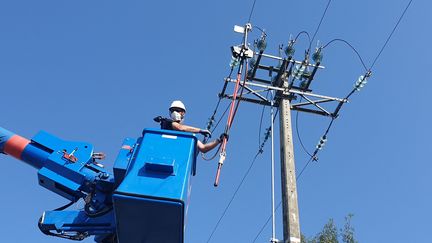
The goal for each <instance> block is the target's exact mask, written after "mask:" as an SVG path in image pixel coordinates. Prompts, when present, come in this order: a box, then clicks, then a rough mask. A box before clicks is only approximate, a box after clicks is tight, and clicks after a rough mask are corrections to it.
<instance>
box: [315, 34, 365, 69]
mask: <svg viewBox="0 0 432 243" xmlns="http://www.w3.org/2000/svg"><path fill="white" fill-rule="evenodd" d="M336 41H340V42H342V43H345V44H347V45H348V46H349V47H351V49H352V50H353V51H354V52H355V53H356V54H357V57H358V58H359V59H360V62H361V64H362V65H363V67H364V69H365V70H366V71H367V70H368V69H367V67H366V64H365V63H364V61H363V58H362V57H361V55H360V53H359V52H358V51H357V50H356V49H355V48H354V46H352V45H351V44H350V43H349V42H348V41H346V40H344V39H338V38H336V39H333V40H331V41H329V42H328V43H327V44H325V45H324V46H323V47H322V49H324V48H326V47H327V46H328V45H330V44H332V43H333V42H336Z"/></svg>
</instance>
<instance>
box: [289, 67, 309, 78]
mask: <svg viewBox="0 0 432 243" xmlns="http://www.w3.org/2000/svg"><path fill="white" fill-rule="evenodd" d="M305 70H306V67H305V66H303V65H300V64H297V65H296V67H295V68H294V72H293V74H292V75H293V77H294V78H296V79H301V77H302V76H303V73H304V71H305Z"/></svg>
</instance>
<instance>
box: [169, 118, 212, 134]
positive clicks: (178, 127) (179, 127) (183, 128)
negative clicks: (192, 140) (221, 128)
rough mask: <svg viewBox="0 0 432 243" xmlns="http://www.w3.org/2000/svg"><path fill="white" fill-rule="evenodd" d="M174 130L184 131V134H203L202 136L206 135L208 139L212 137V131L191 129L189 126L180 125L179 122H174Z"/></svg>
mask: <svg viewBox="0 0 432 243" xmlns="http://www.w3.org/2000/svg"><path fill="white" fill-rule="evenodd" d="M172 128H173V129H174V130H177V131H182V132H193V133H201V134H202V135H204V136H206V137H207V136H210V135H211V133H210V131H208V130H202V129H199V128H197V127H191V126H188V125H183V124H180V123H178V122H173V123H172Z"/></svg>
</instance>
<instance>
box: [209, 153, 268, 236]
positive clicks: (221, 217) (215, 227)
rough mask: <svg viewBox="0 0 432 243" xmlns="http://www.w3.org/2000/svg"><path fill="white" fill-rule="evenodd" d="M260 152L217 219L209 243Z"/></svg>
mask: <svg viewBox="0 0 432 243" xmlns="http://www.w3.org/2000/svg"><path fill="white" fill-rule="evenodd" d="M259 154H260V152H258V153H256V155H255V157H254V159H253V160H252V163H251V164H250V165H249V168H248V169H247V171H246V173H245V174H244V175H243V178H242V179H241V181H240V184H239V185H238V186H237V188H236V190H235V192H234V194H233V195H232V196H231V199H230V201H229V202H228V204H227V206H226V207H225V209H224V211H223V212H222V215H221V216H220V217H219V220H218V221H217V223H216V225H215V226H214V228H213V230H212V232H211V234H210V236H209V238H208V239H207V243H208V242H210V240H211V238H212V237H213V234H214V233H215V232H216V229H217V228H218V227H219V224H220V222H221V221H222V219H223V218H224V217H225V214H226V212H227V211H228V209H229V207H230V206H231V203H232V202H233V201H234V198H235V197H236V195H237V193H238V191H239V189H240V187H241V186H242V185H243V182H244V180H245V179H246V177H247V176H248V174H249V172H250V170H251V169H252V167H253V165H254V163H255V161H256V159H257V157H258V155H259Z"/></svg>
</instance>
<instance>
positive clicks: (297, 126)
mask: <svg viewBox="0 0 432 243" xmlns="http://www.w3.org/2000/svg"><path fill="white" fill-rule="evenodd" d="M300 102H301V100H300ZM298 117H299V111H297V112H296V119H295V126H296V133H297V138H298V140H299V142H300V145H301V147H302V148H303V151H304V152H305V153H306V154H308V155H309V156H311V157H312V154H311V153H309V151H308V150H307V149H306V147H305V146H304V144H303V141H302V139H301V137H300V132H299V125H298V124H299V123H298Z"/></svg>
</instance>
